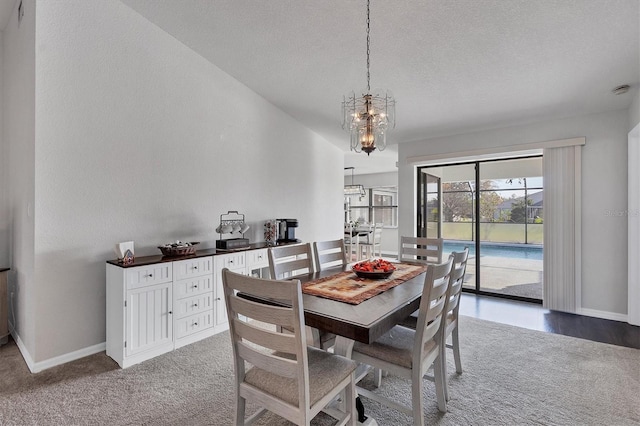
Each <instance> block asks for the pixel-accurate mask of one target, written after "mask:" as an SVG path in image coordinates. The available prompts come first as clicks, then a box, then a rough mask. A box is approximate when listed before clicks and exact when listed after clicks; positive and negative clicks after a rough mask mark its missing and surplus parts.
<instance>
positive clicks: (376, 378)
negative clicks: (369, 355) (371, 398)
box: [373, 368, 382, 388]
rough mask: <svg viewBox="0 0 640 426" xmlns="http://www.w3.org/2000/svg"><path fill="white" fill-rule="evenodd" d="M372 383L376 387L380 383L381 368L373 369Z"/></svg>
mask: <svg viewBox="0 0 640 426" xmlns="http://www.w3.org/2000/svg"><path fill="white" fill-rule="evenodd" d="M373 384H374V386H375V387H377V388H379V387H380V385H382V370H381V369H379V368H374V369H373Z"/></svg>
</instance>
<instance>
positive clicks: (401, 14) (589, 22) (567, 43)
mask: <svg viewBox="0 0 640 426" xmlns="http://www.w3.org/2000/svg"><path fill="white" fill-rule="evenodd" d="M122 1H123V3H125V4H127V5H129V6H130V7H131V8H133V9H134V10H136V11H137V12H139V13H140V14H141V15H143V16H145V17H146V18H147V19H149V20H150V21H151V22H153V23H155V24H156V25H158V26H159V27H160V28H162V29H163V30H165V31H166V32H168V33H169V34H171V35H172V36H174V37H175V38H176V39H178V40H180V41H181V42H182V43H184V44H185V45H186V46H188V47H190V48H191V49H193V50H194V51H195V52H197V53H199V54H200V55H202V56H203V57H204V58H206V59H208V60H209V61H211V62H212V63H214V64H215V65H217V66H218V67H220V68H221V69H222V70H224V71H225V72H227V73H228V74H230V75H231V76H233V77H234V78H236V79H237V80H239V81H241V82H243V83H244V84H245V85H247V86H248V87H249V88H251V89H252V90H254V91H255V92H257V93H258V94H260V95H262V96H263V97H264V98H266V99H267V100H269V101H270V102H272V103H273V104H274V105H276V106H277V107H279V108H281V109H282V110H284V111H286V112H287V113H288V114H290V115H291V116H292V117H294V118H295V119H297V120H298V121H300V122H301V123H303V124H304V125H305V126H307V127H309V128H310V129H312V130H314V131H316V132H317V133H319V134H321V135H322V136H324V137H325V138H326V139H327V140H329V141H330V142H332V143H334V144H336V145H337V146H339V147H341V148H343V149H345V150H347V151H348V149H349V148H348V145H349V142H348V134H347V133H346V132H345V131H344V130H342V128H341V124H342V117H341V109H340V105H341V102H342V97H343V95H345V94H347V93H348V92H350V91H351V90H354V89H361V88H363V87H366V32H365V31H366V1H365V0H358V1H355V0H321V1H318V0H313V1H311V0H270V1H260V0H209V1H206V0H122ZM639 4H640V2H639V1H638V0H535V1H532V0H483V1H478V0H402V1H384V0H372V4H371V86H372V87H380V88H384V89H389V90H391V91H392V92H393V94H394V95H395V97H396V99H397V109H396V114H397V126H396V129H395V130H394V131H393V132H389V140H390V143H391V144H399V143H403V142H407V141H416V140H422V139H427V138H431V137H434V136H442V135H448V134H455V133H463V132H470V131H476V130H481V129H488V128H494V127H502V126H507V125H514V124H520V123H530V122H535V121H541V120H548V119H554V118H563V117H571V116H578V115H584V114H589V113H597V112H602V111H609V110H616V109H623V108H627V107H628V106H629V105H630V102H631V94H627V95H622V96H614V95H613V94H612V93H611V90H612V89H613V88H614V87H616V86H618V85H622V84H630V85H632V87H633V90H637V88H638V85H639V83H640V81H639V80H640V33H639V26H640V11H639ZM393 148H394V147H393V146H392V147H391V148H390V149H389V150H388V151H389V152H386V153H379V152H374V153H373V154H372V155H371V157H370V158H367V157H366V155H365V154H359V155H357V156H355V155H354V156H350V155H347V156H346V158H345V164H346V165H355V166H356V173H366V172H368V170H369V169H371V170H376V171H379V170H382V168H383V167H388V168H389V169H393V168H394V165H395V152H394V149H393ZM396 148H397V147H396ZM354 157H355V159H354ZM356 160H358V161H356ZM354 162H355V163H354ZM383 164H384V166H383Z"/></svg>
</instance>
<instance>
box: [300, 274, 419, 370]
mask: <svg viewBox="0 0 640 426" xmlns="http://www.w3.org/2000/svg"><path fill="white" fill-rule="evenodd" d="M344 271H351V265H345V266H341V267H334V268H329V269H326V270H324V271H319V272H314V273H311V274H305V275H297V276H295V277H294V278H295V279H299V280H300V282H301V284H302V285H303V286H304V285H305V284H307V283H309V282H312V281H316V280H319V279H321V278H324V277H329V276H332V275H336V274H338V273H341V272H344ZM425 272H426V270H425V271H424V272H422V273H419V274H418V275H416V276H414V277H412V278H409V279H407V280H404V281H403V282H402V283H400V284H398V285H396V286H395V287H393V288H390V289H388V290H385V291H383V292H382V293H379V294H377V295H375V296H372V297H371V298H369V299H368V300H365V301H363V302H361V303H359V304H355V305H354V304H349V303H346V302H342V301H338V300H332V299H328V298H325V297H320V296H316V295H312V294H306V293H304V292H303V294H302V303H303V306H304V319H305V324H306V325H308V326H310V327H314V328H317V329H319V330H320V331H324V332H327V333H333V334H335V335H336V347H335V349H334V351H335V353H338V354H340V355H343V356H347V357H351V350H352V349H353V344H354V342H362V343H367V344H368V343H372V342H374V341H376V340H377V339H378V338H379V337H381V336H382V335H383V334H385V333H386V332H387V331H389V330H391V328H393V327H394V326H395V325H397V324H398V323H399V322H400V321H402V320H403V319H405V318H406V317H407V316H409V315H410V314H411V313H413V312H415V311H416V310H418V309H419V308H420V299H421V296H422V289H423V286H424V279H425Z"/></svg>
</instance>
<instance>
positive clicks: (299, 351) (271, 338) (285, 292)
mask: <svg viewBox="0 0 640 426" xmlns="http://www.w3.org/2000/svg"><path fill="white" fill-rule="evenodd" d="M222 284H223V290H224V300H225V304H226V307H227V316H228V318H229V334H230V336H231V344H232V348H233V365H234V373H235V394H236V395H235V396H236V410H235V424H236V425H244V424H251V423H252V422H253V421H255V420H256V419H257V418H259V417H260V416H262V415H263V414H264V413H265V412H266V411H271V412H273V413H275V414H277V415H279V416H281V417H284V418H285V419H287V420H289V421H291V422H293V423H295V424H297V425H309V424H310V421H311V419H313V418H314V417H315V416H316V415H317V414H318V413H319V412H320V411H322V410H323V409H324V408H325V407H326V406H327V404H329V403H330V402H332V401H333V400H334V399H335V398H336V397H338V395H339V394H340V393H341V392H343V391H344V400H343V403H344V406H345V409H344V412H343V413H340V415H339V416H338V415H337V414H336V410H335V409H332V410H331V415H332V416H334V415H335V416H336V417H337V418H338V420H339V421H341V423H339V424H341V425H346V424H350V425H355V424H356V417H357V416H356V411H355V398H356V395H355V380H354V370H355V368H356V365H357V364H356V363H355V362H354V361H352V360H349V359H347V358H344V357H342V356H339V355H334V354H332V353H329V352H326V351H323V350H320V349H316V348H313V347H308V346H307V345H306V343H305V342H306V336H305V333H306V329H305V326H304V309H303V306H302V291H301V287H300V281H299V280H290V281H282V280H280V281H277V280H270V279H263V278H254V277H249V276H246V275H242V274H237V273H234V272H231V271H230V270H229V269H226V268H225V269H223V270H222ZM264 298H273V299H278V300H281V301H283V302H284V303H286V306H280V305H279V306H275V305H274V304H270V303H267V302H263V301H261V300H264ZM278 327H286V328H287V329H291V330H293V332H292V333H281V332H278V331H277V329H278ZM248 364H249V365H248ZM247 401H249V402H254V403H256V404H257V405H259V406H260V407H261V408H260V409H259V410H258V411H256V412H255V413H254V414H252V415H250V416H249V418H247V419H246V420H245V411H246V410H245V408H246V407H245V406H246V402H247Z"/></svg>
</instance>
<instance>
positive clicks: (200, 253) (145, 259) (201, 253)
mask: <svg viewBox="0 0 640 426" xmlns="http://www.w3.org/2000/svg"><path fill="white" fill-rule="evenodd" d="M288 244H296V243H284V244H283V243H279V244H276V246H282V245H288ZM267 247H269V246H268V245H267V243H266V242H264V241H262V242H259V243H252V244H249V246H248V247H243V248H238V249H231V250H223V249H216V248H210V249H202V250H196V252H195V253H194V254H188V255H185V256H163V255H162V254H157V255H153V256H140V257H135V259H134V260H133V262H132V263H127V264H126V265H125V264H124V263H122V262H119V261H118V259H113V260H107V263H110V264H111V265H115V266H119V267H121V268H135V267H136V266H145V265H152V264H154V263H164V262H175V261H178V260H186V259H195V258H198V257H205V256H216V255H221V254H228V253H237V252H241V251H248V250H257V249H262V248H267ZM7 269H8V268H7Z"/></svg>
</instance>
